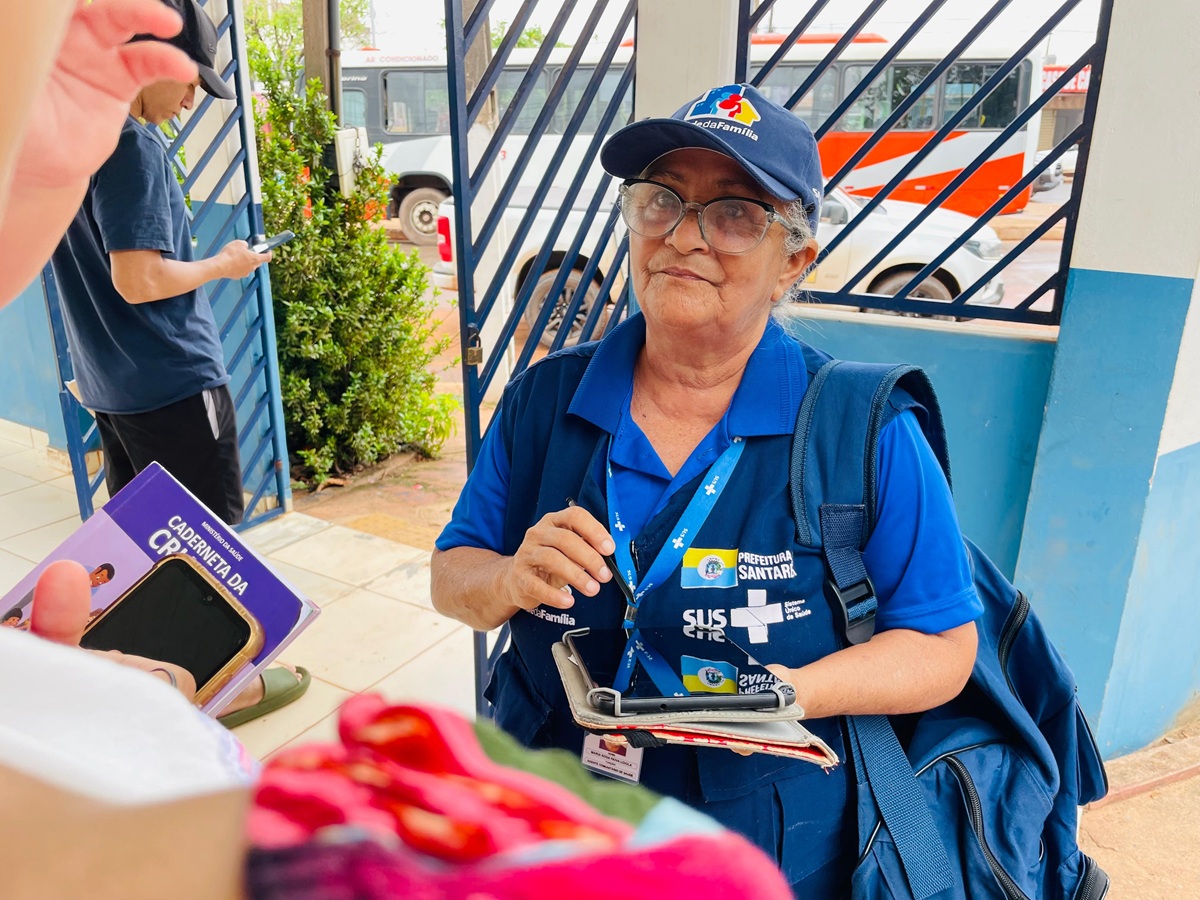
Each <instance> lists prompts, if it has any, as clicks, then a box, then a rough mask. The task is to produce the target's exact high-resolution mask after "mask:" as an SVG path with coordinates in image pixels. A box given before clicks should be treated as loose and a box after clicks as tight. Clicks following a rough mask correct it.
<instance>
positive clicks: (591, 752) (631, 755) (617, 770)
mask: <svg viewBox="0 0 1200 900" xmlns="http://www.w3.org/2000/svg"><path fill="white" fill-rule="evenodd" d="M645 752H646V751H645V749H644V748H643V747H631V746H629V742H628V741H626V740H625V739H624V738H621V737H612V736H610V735H600V734H589V735H586V736H585V737H584V739H583V755H582V757H581V759H582V761H583V765H584V768H587V769H591V770H592V771H593V772H598V773H600V774H601V775H607V776H608V777H609V778H615V779H617V781H626V782H628V783H629V784H637V783H638V781H639V780H640V779H641V777H642V754H643V753H645Z"/></svg>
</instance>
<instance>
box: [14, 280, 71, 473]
mask: <svg viewBox="0 0 1200 900" xmlns="http://www.w3.org/2000/svg"><path fill="white" fill-rule="evenodd" d="M0 419H7V420H8V421H10V422H16V423H17V424H19V425H27V426H29V427H30V428H36V429H37V430H38V431H44V432H46V433H47V434H48V435H49V436H50V446H51V447H54V448H56V449H59V450H65V449H66V447H67V433H66V429H65V428H64V427H63V420H62V409H61V408H60V406H59V402H58V373H57V372H56V371H55V368H54V344H53V341H52V339H51V337H50V323H49V321H48V320H47V318H46V301H45V298H44V297H43V294H42V283H41V279H38V280H36V281H34V282H33V283H32V284H31V285H29V287H27V288H26V289H25V290H24V291H22V292H21V293H20V295H18V297H17V298H16V299H15V300H13V301H12V302H11V303H10V304H8V305H7V306H5V307H4V308H3V309H0Z"/></svg>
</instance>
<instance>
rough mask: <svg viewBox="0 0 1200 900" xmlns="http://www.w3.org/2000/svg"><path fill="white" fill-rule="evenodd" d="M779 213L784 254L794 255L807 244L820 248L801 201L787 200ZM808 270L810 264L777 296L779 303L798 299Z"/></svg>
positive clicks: (802, 290) (807, 245)
mask: <svg viewBox="0 0 1200 900" xmlns="http://www.w3.org/2000/svg"><path fill="white" fill-rule="evenodd" d="M779 215H780V217H781V218H782V219H783V224H784V226H785V227H786V228H787V237H785V238H784V239H783V255H784V256H794V255H795V254H797V253H801V252H803V251H804V249H805V248H806V247H809V246H811V247H812V248H813V249H814V250H819V249H820V248H819V247H817V238H816V235H814V234H813V232H812V226H811V225H809V224H808V213H807V212H805V211H804V204H803V203H801V202H800V201H799V200H789V201H787V202H786V203H784V204H783V209H782V211H780V213H779ZM810 270H811V266H810V267H809V268H808V269H805V270H804V271H803V272H801V273H800V277H799V278H797V279H796V280H795V281H794V282H793V283H792V285H791V287H789V288H788V289H787V293H785V294H784V295H783V296H782V297H781V298H779V302H780V303H791V302H793V301H795V300H799V299H800V296H801V294H803V293H804V279H805V277H806V276H807V275H808V273H809V271H810Z"/></svg>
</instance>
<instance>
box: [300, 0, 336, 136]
mask: <svg viewBox="0 0 1200 900" xmlns="http://www.w3.org/2000/svg"><path fill="white" fill-rule="evenodd" d="M303 13H304V80H305V81H312V80H314V79H319V80H320V82H321V86H322V87H323V88H324V90H325V95H326V97H328V100H327V101H326V104H327V106H328V107H329V109H330V110H331V111H332V112H333V113H334V115H339V116H340V115H341V112H342V63H341V52H342V51H341V10H340V8H339V6H338V0H304V6H303Z"/></svg>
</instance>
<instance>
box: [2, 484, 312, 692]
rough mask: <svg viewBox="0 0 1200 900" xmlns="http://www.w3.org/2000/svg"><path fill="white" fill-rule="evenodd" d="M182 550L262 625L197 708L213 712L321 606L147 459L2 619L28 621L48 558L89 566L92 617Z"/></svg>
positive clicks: (24, 584)
mask: <svg viewBox="0 0 1200 900" xmlns="http://www.w3.org/2000/svg"><path fill="white" fill-rule="evenodd" d="M178 553H184V554H187V555H188V556H191V557H193V558H194V559H195V560H196V561H197V562H198V563H199V564H200V566H201V567H202V568H203V569H204V570H205V571H206V572H207V573H208V575H210V576H211V577H212V580H214V581H215V582H216V583H217V584H218V585H220V586H222V587H223V588H224V589H225V590H226V591H228V592H229V594H230V595H232V596H233V597H235V598H236V599H237V600H238V601H239V602H240V603H241V604H242V606H244V607H245V608H246V609H247V610H248V611H249V612H250V613H251V614H252V615H253V616H254V618H256V619H257V620H258V623H259V625H261V626H262V632H263V643H262V649H261V650H260V651H259V652H258V654H257V655H256V656H255V657H254V659H253V660H252V661H251V662H249V663H247V664H246V665H244V666H242V667H241V668H240V669H239V670H238V671H237V672H235V673H234V675H233V677H232V678H231V679H230V680H229V682H228V684H226V685H225V687H223V688H222V689H221V690H220V691H219V692H218V693H217V694H216V695H215V696H213V698H212V699H211V700H209V701H208V702H207V703H206V704H205V705H204V706H203V710H204V711H205V712H206V713H208V714H209V715H216V714H217V713H218V712H220V710H221V709H223V708H224V707H225V705H226V704H227V703H228V702H229V701H230V700H231V699H232V698H233V697H235V696H237V694H238V693H239V692H240V691H241V690H242V689H243V688H244V687H245V686H246V685H247V684H248V683H249V682H250V681H251V680H252V679H253V678H254V677H255V676H257V675H258V674H259V673H260V672H261V671H262V670H263V669H265V668H266V667H267V665H268V664H269V663H270V662H271V660H273V659H275V657H277V656H278V655H279V654H280V652H282V651H283V649H284V648H285V647H287V646H288V644H290V643H291V642H292V641H293V640H295V639H296V637H297V636H298V635H299V634H300V632H302V631H303V630H304V629H305V628H307V627H308V626H309V625H310V624H311V623H312V621H313V619H314V618H315V617H316V616H317V614H318V613H319V612H320V609H319V608H318V607H317V605H316V604H315V603H313V602H312V601H311V600H309V599H307V598H306V597H304V596H303V595H301V594H300V592H299V591H297V590H296V589H295V588H294V587H292V586H291V585H289V584H288V583H287V582H286V581H285V580H284V579H283V578H281V577H280V576H279V575H277V574H276V573H275V572H274V571H272V570H271V568H270V566H268V565H267V563H266V562H265V561H264V560H263V559H262V558H261V557H259V556H258V554H256V553H255V552H254V551H253V550H251V549H250V548H249V547H248V546H247V545H246V544H245V543H244V542H243V541H242V540H241V539H240V538H239V537H238V535H237V533H236V532H235V531H234V530H233V529H232V528H230V527H229V526H228V525H226V524H225V523H224V522H222V521H221V520H220V519H219V518H217V516H216V515H214V514H213V513H212V512H210V511H209V510H208V508H207V507H206V506H204V504H202V503H201V502H200V501H199V500H197V499H196V498H195V497H194V496H192V494H191V493H190V492H189V491H188V490H187V488H185V487H183V485H181V484H180V483H179V482H178V481H176V480H175V479H174V478H173V477H171V475H170V473H168V472H167V471H166V469H164V468H162V467H161V466H159V465H158V464H157V463H152V464H151V465H150V466H149V467H148V468H147V469H145V470H144V471H143V472H141V474H139V475H138V476H137V477H136V478H134V480H133V481H131V482H130V483H129V484H128V485H126V486H125V488H123V489H122V490H121V491H120V492H119V493H118V494H117V495H116V496H115V497H113V498H112V499H110V500H109V501H108V503H106V504H105V505H104V508H103V509H99V510H97V511H96V513H95V515H93V516H92V517H91V518H90V519H88V520H87V521H86V522H84V523H83V524H82V525H80V526H79V528H78V529H77V530H76V531H75V532H74V533H73V534H72V535H71V536H70V537H69V538H67V539H66V540H65V541H63V542H62V543H61V544H59V545H58V547H57V548H56V549H55V550H54V552H53V553H51V554H50V555H49V556H47V557H46V558H45V559H44V560H42V561H41V562H40V563H38V565H37V566H36V567H35V568H34V569H33V571H31V572H30V573H29V574H28V575H26V576H25V578H23V579H22V580H21V581H20V582H18V583H17V585H16V586H15V587H14V588H13V589H12V590H11V591H9V592H8V594H7V595H6V596H5V597H4V599H3V600H0V611H5V612H4V613H3V614H4V616H5V619H4V621H3V623H2V624H3V625H8V626H10V627H17V628H24V627H28V621H29V613H30V605H31V604H32V602H33V587H34V585H35V584H36V583H37V579H38V576H39V575H41V573H42V570H43V569H45V568H46V566H47V565H49V564H50V563H51V562H54V561H56V560H60V559H73V560H75V561H76V562H78V563H80V564H81V565H83V567H84V568H85V569H87V570H88V571H89V572H91V573H92V616H93V617H95V616H97V615H99V614H100V613H101V612H103V611H104V610H105V609H107V608H108V606H109V605H110V604H111V603H112V602H113V601H114V600H116V599H117V598H118V597H120V596H121V595H122V594H124V593H125V591H127V590H128V589H129V588H130V587H131V586H132V585H133V584H135V583H136V582H137V581H138V579H140V578H141V577H142V576H143V575H145V574H146V573H147V572H149V571H150V569H151V567H152V566H153V565H154V564H155V563H156V562H157V561H159V560H160V559H162V558H164V557H166V556H169V555H171V554H178Z"/></svg>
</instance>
